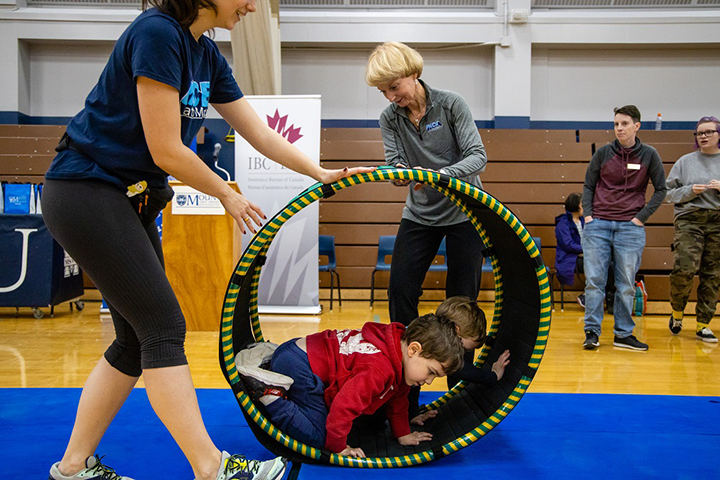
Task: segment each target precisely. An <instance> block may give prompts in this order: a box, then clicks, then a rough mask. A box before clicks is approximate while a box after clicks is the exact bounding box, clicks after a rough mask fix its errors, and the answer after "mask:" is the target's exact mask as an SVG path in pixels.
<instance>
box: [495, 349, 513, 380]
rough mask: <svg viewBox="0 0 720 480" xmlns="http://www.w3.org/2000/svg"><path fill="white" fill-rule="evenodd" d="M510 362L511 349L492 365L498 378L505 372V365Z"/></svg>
mask: <svg viewBox="0 0 720 480" xmlns="http://www.w3.org/2000/svg"><path fill="white" fill-rule="evenodd" d="M508 363H510V350H505V351H504V352H503V353H501V354H500V356H499V357H498V359H497V361H496V362H495V363H493V366H492V371H493V372H495V375H497V379H498V380H500V379H501V378H502V377H503V375H504V374H505V367H507V365H508Z"/></svg>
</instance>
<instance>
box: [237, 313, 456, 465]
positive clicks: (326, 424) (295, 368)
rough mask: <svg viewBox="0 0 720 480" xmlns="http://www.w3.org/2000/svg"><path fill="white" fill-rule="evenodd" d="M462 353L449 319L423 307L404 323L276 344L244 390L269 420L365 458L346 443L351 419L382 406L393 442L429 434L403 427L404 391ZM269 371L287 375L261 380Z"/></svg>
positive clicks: (313, 442)
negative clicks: (261, 370)
mask: <svg viewBox="0 0 720 480" xmlns="http://www.w3.org/2000/svg"><path fill="white" fill-rule="evenodd" d="M463 353H464V349H463V346H462V342H461V340H460V337H459V336H458V335H457V333H456V327H455V324H454V323H452V322H451V321H450V320H448V319H446V318H444V317H438V316H436V315H433V314H427V315H424V316H422V317H419V318H418V319H416V320H414V321H413V322H411V323H410V325H408V326H407V328H406V327H405V326H403V325H402V324H400V323H390V324H388V325H385V324H379V323H373V322H368V323H366V324H365V325H363V327H362V328H361V329H360V330H349V329H348V330H325V331H323V332H319V333H315V334H313V335H308V336H307V337H301V338H299V339H293V340H290V341H288V342H285V343H283V344H282V345H280V346H279V347H277V349H276V350H275V352H274V353H273V355H272V360H271V361H270V365H269V370H271V372H270V374H269V376H266V377H265V378H263V379H261V381H260V382H258V381H254V382H251V384H254V388H253V387H252V386H251V389H253V390H254V392H252V393H253V394H254V395H255V396H256V397H257V399H258V400H259V401H260V403H262V404H264V405H265V408H266V409H267V412H268V416H269V417H270V419H271V421H272V422H273V424H274V425H275V426H277V427H278V428H279V429H280V430H282V431H283V432H285V433H287V434H288V435H290V436H291V437H293V438H294V439H296V440H298V441H300V442H303V443H305V444H307V445H310V446H313V447H315V448H325V449H327V450H328V451H330V452H332V453H339V454H341V455H349V456H353V457H365V453H364V452H363V451H362V449H360V448H353V447H351V446H349V445H347V436H348V434H349V433H350V429H351V428H352V425H353V420H355V419H356V418H357V417H359V416H360V415H363V414H368V415H369V414H373V413H375V412H376V411H377V410H378V409H379V408H380V407H382V406H383V405H385V407H386V413H387V418H388V420H389V423H390V429H391V432H392V434H393V437H395V438H397V440H398V442H400V444H402V445H418V444H419V443H420V442H422V441H427V440H430V439H432V434H430V433H428V432H421V431H414V432H413V431H411V430H410V422H409V419H408V392H409V391H410V387H412V386H420V385H423V384H429V383H432V381H433V380H434V379H435V378H437V377H444V376H445V375H447V374H448V373H453V372H455V371H457V370H458V369H460V367H462V364H463ZM238 371H240V372H241V373H242V371H243V370H242V367H241V368H239V370H238ZM275 374H282V375H285V376H286V377H289V381H288V383H286V384H285V385H284V387H285V388H280V386H278V385H275V386H273V385H268V383H270V382H269V381H268V380H267V379H268V378H270V377H273V376H275ZM244 378H245V379H246V380H247V379H248V377H245V376H244ZM250 380H253V379H250ZM277 383H280V382H277ZM258 386H259V387H260V388H259V389H258V388H257V387H258Z"/></svg>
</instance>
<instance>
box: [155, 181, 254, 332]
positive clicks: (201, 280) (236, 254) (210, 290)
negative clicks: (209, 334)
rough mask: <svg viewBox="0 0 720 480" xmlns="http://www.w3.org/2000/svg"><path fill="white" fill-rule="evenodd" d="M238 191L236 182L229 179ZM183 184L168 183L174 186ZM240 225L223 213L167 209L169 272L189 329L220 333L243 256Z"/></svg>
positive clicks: (164, 240) (164, 236)
mask: <svg viewBox="0 0 720 480" xmlns="http://www.w3.org/2000/svg"><path fill="white" fill-rule="evenodd" d="M228 184H229V185H230V186H231V187H232V188H233V189H234V190H237V191H239V189H238V187H237V184H236V183H235V182H228ZM180 185H183V184H182V183H180V182H170V186H171V187H176V186H180ZM240 235H241V234H240V229H239V228H238V226H237V223H236V222H235V219H234V218H233V217H232V216H231V215H230V214H229V213H225V214H224V215H181V214H173V213H172V204H170V205H169V206H168V207H167V208H165V210H164V211H163V233H162V244H163V251H164V253H165V271H166V272H167V276H168V279H169V280H170V285H172V288H173V290H174V291H175V294H176V295H177V298H178V301H179V302H180V307H181V308H182V311H183V314H184V315H185V321H186V322H187V330H188V331H218V329H219V328H220V318H221V312H222V304H223V301H224V299H225V290H226V289H227V285H228V281H229V280H230V275H231V274H232V272H233V269H234V268H235V265H236V264H237V261H238V259H239V258H240V254H241V253H242V252H241V251H240V248H241V238H240Z"/></svg>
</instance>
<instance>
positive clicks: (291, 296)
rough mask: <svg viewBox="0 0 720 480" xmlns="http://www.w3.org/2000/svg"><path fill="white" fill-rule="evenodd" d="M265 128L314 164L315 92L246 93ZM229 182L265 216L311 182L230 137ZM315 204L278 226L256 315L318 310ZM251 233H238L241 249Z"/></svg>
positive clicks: (317, 100) (316, 146)
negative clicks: (231, 167) (232, 143)
mask: <svg viewBox="0 0 720 480" xmlns="http://www.w3.org/2000/svg"><path fill="white" fill-rule="evenodd" d="M245 98H247V100H248V102H249V103H250V105H251V106H252V107H253V108H254V109H255V111H256V112H257V113H258V115H259V116H260V118H261V119H263V120H264V121H266V122H267V124H268V126H270V128H272V129H273V130H275V131H276V132H278V133H279V134H280V135H282V136H283V137H285V138H286V139H287V140H288V141H289V142H290V143H292V144H293V145H294V146H295V147H297V148H298V149H300V151H302V152H303V153H304V154H305V155H307V156H308V157H310V158H311V159H313V160H314V161H315V162H316V163H318V164H319V163H320V95H267V96H265V95H258V96H246V97H245ZM235 181H236V182H237V184H238V186H239V187H240V191H241V192H242V194H243V195H245V197H246V198H247V199H248V200H250V201H251V202H253V203H255V204H257V205H259V206H260V208H261V209H262V211H263V212H264V213H265V215H267V216H268V218H269V217H271V216H272V215H275V214H276V213H277V212H278V211H279V210H280V209H281V208H284V207H285V206H286V205H287V204H288V203H289V202H290V201H291V200H292V199H293V198H295V196H297V195H298V194H300V193H302V191H303V190H305V189H306V188H308V187H309V186H311V185H313V184H314V183H315V180H313V179H312V178H310V177H307V176H305V175H301V174H299V173H295V172H294V171H292V170H289V169H287V168H285V167H283V166H282V165H280V164H278V163H275V162H274V161H272V160H270V159H268V158H267V157H265V156H263V155H261V154H260V153H259V152H258V151H257V150H255V149H254V148H253V147H252V146H250V144H249V143H247V142H246V141H245V140H244V139H243V138H242V137H241V136H240V135H235ZM318 224H319V205H318V202H315V203H313V204H311V205H309V206H308V207H306V208H303V209H302V210H301V211H300V212H299V213H298V214H297V215H295V216H294V217H293V218H292V219H290V220H289V221H288V222H287V223H285V224H284V225H283V228H282V229H281V230H280V231H279V232H278V234H277V236H276V237H275V240H273V242H272V244H271V245H270V249H269V250H268V259H267V263H266V264H265V266H264V267H263V268H262V273H261V275H260V287H259V290H258V303H259V312H260V313H274V314H288V313H295V314H308V315H317V314H318V313H320V299H319V283H318ZM251 239H252V235H251V234H249V233H246V234H245V235H243V238H242V243H243V250H244V249H245V248H246V247H247V245H248V243H249V242H250V240H251Z"/></svg>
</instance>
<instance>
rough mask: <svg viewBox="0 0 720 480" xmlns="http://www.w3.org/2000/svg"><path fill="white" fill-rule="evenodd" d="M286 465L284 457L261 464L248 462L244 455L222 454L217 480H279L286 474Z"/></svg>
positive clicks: (253, 461)
mask: <svg viewBox="0 0 720 480" xmlns="http://www.w3.org/2000/svg"><path fill="white" fill-rule="evenodd" d="M286 465H287V460H286V459H284V458H282V457H275V458H274V459H272V460H267V461H265V462H261V461H259V460H248V459H246V458H245V456H244V455H232V456H231V455H230V454H229V453H227V452H222V459H221V460H220V470H219V471H218V474H217V477H216V480H233V479H242V480H278V479H280V478H282V476H283V475H284V474H285V467H286Z"/></svg>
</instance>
